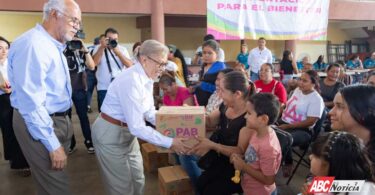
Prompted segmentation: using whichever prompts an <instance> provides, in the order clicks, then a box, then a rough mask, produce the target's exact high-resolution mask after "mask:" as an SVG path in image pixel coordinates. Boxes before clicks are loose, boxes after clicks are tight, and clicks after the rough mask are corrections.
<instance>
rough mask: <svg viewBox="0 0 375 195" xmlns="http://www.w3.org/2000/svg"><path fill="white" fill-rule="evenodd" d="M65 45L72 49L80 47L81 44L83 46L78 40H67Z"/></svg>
mask: <svg viewBox="0 0 375 195" xmlns="http://www.w3.org/2000/svg"><path fill="white" fill-rule="evenodd" d="M66 45H67V47H68V48H69V49H70V50H72V51H74V50H79V49H82V46H83V45H82V42H81V41H80V40H71V41H68V42H66Z"/></svg>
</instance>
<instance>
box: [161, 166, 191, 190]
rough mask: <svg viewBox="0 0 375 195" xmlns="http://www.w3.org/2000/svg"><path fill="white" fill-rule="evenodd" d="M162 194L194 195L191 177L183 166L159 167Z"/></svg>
mask: <svg viewBox="0 0 375 195" xmlns="http://www.w3.org/2000/svg"><path fill="white" fill-rule="evenodd" d="M158 174H159V190H160V194H161V195H192V194H194V193H193V188H192V185H191V182H190V178H189V176H188V175H187V173H186V172H185V170H184V169H183V168H182V167H181V166H170V167H163V168H159V169H158Z"/></svg>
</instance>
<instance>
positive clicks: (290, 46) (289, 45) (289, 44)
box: [285, 40, 297, 59]
mask: <svg viewBox="0 0 375 195" xmlns="http://www.w3.org/2000/svg"><path fill="white" fill-rule="evenodd" d="M296 45H297V41H296V40H286V41H285V50H289V51H291V52H292V53H293V57H294V59H296V57H297V56H296V47H297V46H296Z"/></svg>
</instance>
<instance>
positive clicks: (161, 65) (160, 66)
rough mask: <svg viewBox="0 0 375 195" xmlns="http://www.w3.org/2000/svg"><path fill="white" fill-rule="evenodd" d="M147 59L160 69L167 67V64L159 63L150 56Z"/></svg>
mask: <svg viewBox="0 0 375 195" xmlns="http://www.w3.org/2000/svg"><path fill="white" fill-rule="evenodd" d="M147 58H148V59H150V60H152V61H153V62H155V63H156V64H158V65H159V68H164V67H165V66H167V62H159V61H157V60H155V59H154V58H152V57H150V56H147Z"/></svg>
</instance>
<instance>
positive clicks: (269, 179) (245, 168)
mask: <svg viewBox="0 0 375 195" xmlns="http://www.w3.org/2000/svg"><path fill="white" fill-rule="evenodd" d="M231 162H232V163H233V165H234V168H235V169H236V170H239V171H242V172H245V173H247V174H248V175H250V176H251V177H253V178H254V179H256V180H257V181H259V182H260V183H262V184H264V185H272V184H273V183H275V177H276V176H275V175H272V176H267V175H264V174H263V173H262V171H258V170H255V169H254V168H252V167H251V166H250V165H247V164H246V163H245V161H244V160H243V159H242V158H241V157H240V156H239V155H238V154H232V155H231Z"/></svg>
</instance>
